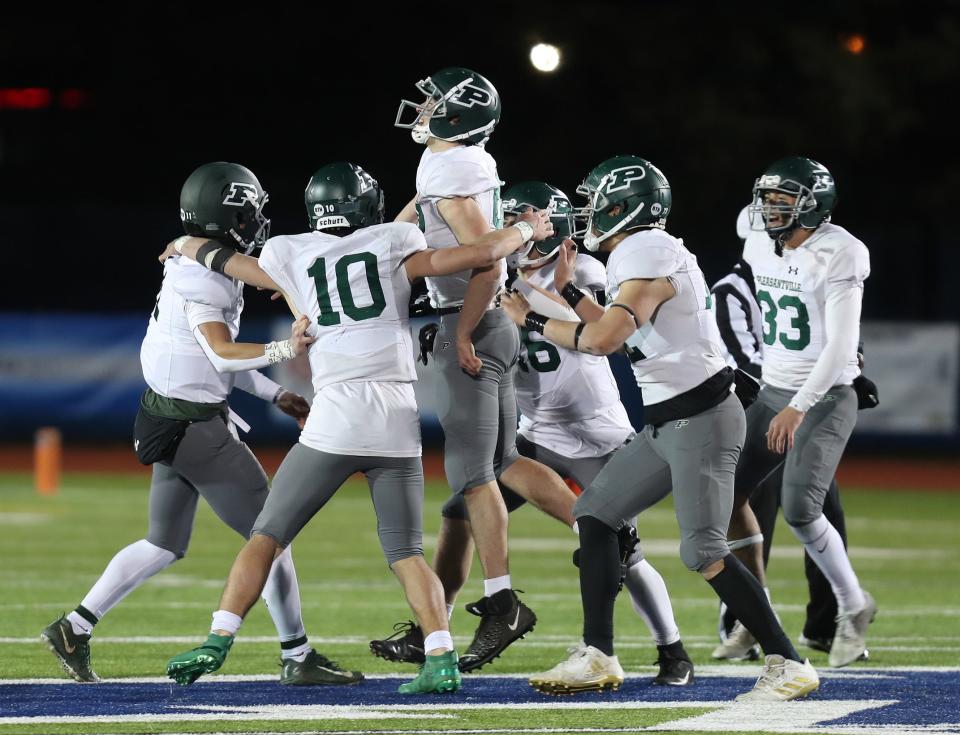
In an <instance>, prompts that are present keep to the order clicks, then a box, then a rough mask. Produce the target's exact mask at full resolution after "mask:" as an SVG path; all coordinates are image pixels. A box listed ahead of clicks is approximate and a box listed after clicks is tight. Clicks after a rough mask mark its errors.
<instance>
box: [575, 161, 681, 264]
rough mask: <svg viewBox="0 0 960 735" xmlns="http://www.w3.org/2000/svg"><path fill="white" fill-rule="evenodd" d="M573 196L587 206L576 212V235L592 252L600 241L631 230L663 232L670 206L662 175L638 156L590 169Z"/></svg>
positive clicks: (664, 178)
mask: <svg viewBox="0 0 960 735" xmlns="http://www.w3.org/2000/svg"><path fill="white" fill-rule="evenodd" d="M577 193H578V194H579V195H581V196H583V197H585V198H586V200H587V204H586V206H584V207H581V208H579V209H578V210H577V212H576V217H577V219H578V220H579V222H580V223H581V226H580V227H579V228H578V229H577V231H576V233H575V234H576V235H582V236H583V244H584V246H585V247H586V248H587V250H590V251H591V252H596V251H597V250H599V249H600V246H601V245H602V244H603V243H604V241H606V240H608V239H609V238H611V237H612V236H613V235H616V234H618V233H620V232H625V231H626V230H629V229H632V228H634V227H656V228H659V229H664V228H665V227H666V224H667V215H669V213H670V208H671V206H672V204H673V198H672V194H671V190H670V184H669V182H668V181H667V178H666V177H665V176H664V175H663V173H662V172H661V171H660V169H658V168H657V167H656V166H654V165H653V164H652V163H650V162H649V161H647V160H645V159H643V158H640V157H639V156H614V157H613V158H610V159H607V160H606V161H604V162H603V163H601V164H600V165H599V166H597V167H596V168H594V169H593V171H591V172H590V173H589V174H588V175H587V177H586V178H585V179H584V181H583V183H582V184H581V185H580V186H578V187H577Z"/></svg>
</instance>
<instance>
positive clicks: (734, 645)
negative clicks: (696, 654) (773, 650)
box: [710, 620, 760, 661]
mask: <svg viewBox="0 0 960 735" xmlns="http://www.w3.org/2000/svg"><path fill="white" fill-rule="evenodd" d="M710 655H711V656H713V657H714V658H719V659H728V660H731V661H741V660H744V659H747V660H749V661H756V660H757V659H758V658H760V647H759V646H758V645H757V639H756V638H754V637H753V634H752V633H750V631H749V630H747V629H746V628H745V627H743V623H741V622H740V621H739V620H738V621H737V623H736V625H734V626H733V630H731V631H730V635H728V636H727V640H725V641H724V642H723V643H721V644H720V645H719V646H717V647H716V648H714V649H713V653H711V654H710Z"/></svg>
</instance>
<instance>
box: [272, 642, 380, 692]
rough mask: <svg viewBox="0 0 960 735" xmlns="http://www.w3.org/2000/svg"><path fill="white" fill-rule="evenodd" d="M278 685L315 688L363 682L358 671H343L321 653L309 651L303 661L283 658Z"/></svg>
mask: <svg viewBox="0 0 960 735" xmlns="http://www.w3.org/2000/svg"><path fill="white" fill-rule="evenodd" d="M281 663H282V665H283V670H282V671H281V672H280V683H281V684H290V685H292V686H317V685H320V684H357V683H359V682H361V681H363V674H361V673H360V672H359V671H344V670H343V669H341V668H340V667H339V666H337V662H336V661H331V660H330V659H328V658H327V657H326V656H324V655H323V654H322V653H318V652H317V651H315V650H313V649H311V650H310V653H308V654H307V657H306V658H305V659H303V661H297V660H295V659H292V658H285V659H283V661H282V662H281Z"/></svg>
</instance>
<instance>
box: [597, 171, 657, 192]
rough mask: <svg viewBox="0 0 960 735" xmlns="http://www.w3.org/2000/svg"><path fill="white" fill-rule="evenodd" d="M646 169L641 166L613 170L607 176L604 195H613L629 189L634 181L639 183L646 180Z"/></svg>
mask: <svg viewBox="0 0 960 735" xmlns="http://www.w3.org/2000/svg"><path fill="white" fill-rule="evenodd" d="M646 176H647V169H645V168H644V167H643V166H623V167H621V168H615V169H613V170H612V171H611V172H610V173H609V174H607V182H606V183H607V186H606V189H605V191H604V193H605V194H613V193H614V192H616V191H621V190H623V189H628V188H630V184H632V183H633V182H634V181H640V180H641V179H644V178H646Z"/></svg>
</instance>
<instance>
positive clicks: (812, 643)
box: [797, 633, 870, 661]
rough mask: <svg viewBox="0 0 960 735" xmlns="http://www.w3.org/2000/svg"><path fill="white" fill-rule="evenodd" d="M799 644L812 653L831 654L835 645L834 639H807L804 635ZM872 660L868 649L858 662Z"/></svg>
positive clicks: (798, 640)
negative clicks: (831, 649) (831, 648)
mask: <svg viewBox="0 0 960 735" xmlns="http://www.w3.org/2000/svg"><path fill="white" fill-rule="evenodd" d="M797 643H799V644H800V645H801V646H806V647H807V648H809V649H810V650H811V651H821V652H822V653H830V647H831V646H832V645H833V638H817V637H814V636H811V637H809V638H808V637H807V636H805V635H804V634H803V633H801V634H800V637H799V638H797ZM869 660H870V651H868V650H867V649H866V648H864V649H863V653H861V654H860V657H859V658H858V659H857V661H869Z"/></svg>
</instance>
